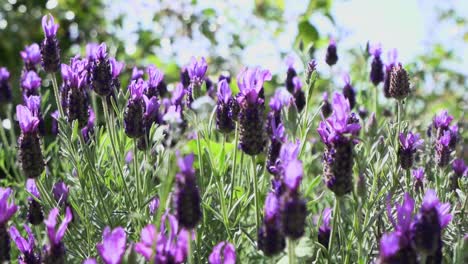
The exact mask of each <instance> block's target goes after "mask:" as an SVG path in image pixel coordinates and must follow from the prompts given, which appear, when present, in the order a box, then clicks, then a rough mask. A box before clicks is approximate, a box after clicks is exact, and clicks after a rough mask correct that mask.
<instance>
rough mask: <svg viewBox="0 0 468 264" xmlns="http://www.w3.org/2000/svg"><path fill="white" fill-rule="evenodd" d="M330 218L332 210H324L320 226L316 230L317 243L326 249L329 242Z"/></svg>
mask: <svg viewBox="0 0 468 264" xmlns="http://www.w3.org/2000/svg"><path fill="white" fill-rule="evenodd" d="M331 216H332V210H331V209H330V208H328V207H327V208H325V209H324V210H323V212H322V224H321V225H320V227H319V230H318V238H317V239H318V242H319V243H320V244H322V245H323V246H324V247H325V248H328V244H329V241H330V233H331V226H330V220H331Z"/></svg>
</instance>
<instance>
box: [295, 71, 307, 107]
mask: <svg viewBox="0 0 468 264" xmlns="http://www.w3.org/2000/svg"><path fill="white" fill-rule="evenodd" d="M293 84H294V90H293V91H294V93H293V96H294V103H295V104H296V107H297V110H298V111H299V112H301V111H302V110H303V109H304V107H305V103H306V98H305V94H304V91H303V90H302V83H301V79H300V78H299V77H294V78H293Z"/></svg>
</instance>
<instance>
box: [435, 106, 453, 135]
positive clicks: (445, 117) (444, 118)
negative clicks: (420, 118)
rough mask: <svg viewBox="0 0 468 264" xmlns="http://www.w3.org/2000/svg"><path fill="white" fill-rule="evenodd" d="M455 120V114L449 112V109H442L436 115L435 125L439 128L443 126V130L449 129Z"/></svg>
mask: <svg viewBox="0 0 468 264" xmlns="http://www.w3.org/2000/svg"><path fill="white" fill-rule="evenodd" d="M452 120H453V116H451V115H449V114H448V111H447V110H443V111H440V112H439V114H438V115H436V116H435V117H434V126H435V127H436V128H437V129H438V128H442V129H443V130H446V129H448V127H449V126H450V123H451V122H452Z"/></svg>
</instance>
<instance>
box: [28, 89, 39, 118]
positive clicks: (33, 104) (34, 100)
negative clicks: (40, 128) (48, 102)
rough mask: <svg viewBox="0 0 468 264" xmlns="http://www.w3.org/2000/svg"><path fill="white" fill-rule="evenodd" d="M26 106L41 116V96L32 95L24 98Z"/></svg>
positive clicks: (34, 114)
mask: <svg viewBox="0 0 468 264" xmlns="http://www.w3.org/2000/svg"><path fill="white" fill-rule="evenodd" d="M24 101H25V103H26V106H27V107H28V109H29V110H30V111H31V113H32V114H33V116H35V117H37V118H40V116H39V115H40V111H41V97H40V96H37V95H31V96H28V97H25V98H24Z"/></svg>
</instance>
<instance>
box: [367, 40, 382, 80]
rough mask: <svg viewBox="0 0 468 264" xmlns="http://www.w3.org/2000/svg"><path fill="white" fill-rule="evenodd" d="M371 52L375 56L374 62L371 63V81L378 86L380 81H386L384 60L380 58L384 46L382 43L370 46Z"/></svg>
mask: <svg viewBox="0 0 468 264" xmlns="http://www.w3.org/2000/svg"><path fill="white" fill-rule="evenodd" d="M370 53H371V54H372V55H373V56H374V58H373V59H372V64H371V71H370V75H369V78H370V80H371V82H372V83H373V84H374V85H375V86H377V85H379V83H380V82H383V81H384V78H385V76H384V70H383V68H384V65H383V62H382V59H381V58H380V55H381V54H382V47H381V45H380V44H376V45H373V46H372V47H371V48H370Z"/></svg>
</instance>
